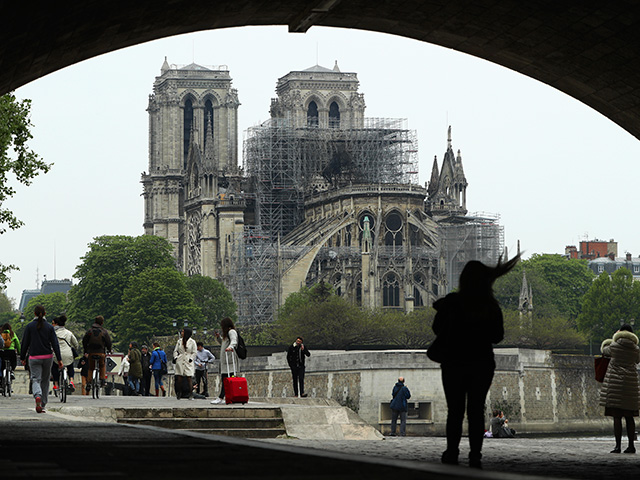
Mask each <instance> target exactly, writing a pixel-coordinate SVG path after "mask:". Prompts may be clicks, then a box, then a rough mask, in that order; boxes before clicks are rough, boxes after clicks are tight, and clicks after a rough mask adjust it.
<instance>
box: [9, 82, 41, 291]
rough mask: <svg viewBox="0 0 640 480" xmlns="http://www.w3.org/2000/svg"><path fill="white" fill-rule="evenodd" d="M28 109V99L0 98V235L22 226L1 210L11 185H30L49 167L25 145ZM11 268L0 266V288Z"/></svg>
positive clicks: (29, 102)
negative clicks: (16, 183)
mask: <svg viewBox="0 0 640 480" xmlns="http://www.w3.org/2000/svg"><path fill="white" fill-rule="evenodd" d="M30 110H31V100H22V101H18V100H16V97H15V95H14V94H13V93H7V94H5V95H2V96H0V235H1V234H3V233H5V232H6V231H7V229H11V230H15V229H17V228H20V227H21V226H22V224H23V222H22V221H20V220H19V219H18V218H17V217H16V216H15V215H14V214H13V212H11V211H10V210H9V209H7V208H5V207H4V203H5V202H6V201H7V200H8V199H9V198H11V197H13V195H15V193H16V190H15V187H14V185H15V182H18V183H21V184H23V185H31V182H32V180H33V179H34V178H35V177H36V176H38V175H39V174H40V173H41V172H42V173H46V172H48V171H49V169H50V168H51V165H48V164H46V163H45V162H43V161H42V160H41V159H40V158H39V157H38V155H37V154H35V153H34V152H33V151H32V150H31V149H30V148H29V146H28V142H29V140H31V139H32V138H33V136H32V135H31V127H32V124H31V120H30V118H29V112H30ZM15 269H16V266H15V265H2V264H0V287H4V286H5V285H6V283H7V280H8V275H7V274H8V273H9V272H10V271H11V270H15Z"/></svg>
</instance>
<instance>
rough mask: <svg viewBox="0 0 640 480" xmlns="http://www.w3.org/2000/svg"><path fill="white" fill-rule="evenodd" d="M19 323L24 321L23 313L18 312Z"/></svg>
mask: <svg viewBox="0 0 640 480" xmlns="http://www.w3.org/2000/svg"><path fill="white" fill-rule="evenodd" d="M20 323H24V313H22V312H20Z"/></svg>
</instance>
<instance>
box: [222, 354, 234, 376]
mask: <svg viewBox="0 0 640 480" xmlns="http://www.w3.org/2000/svg"><path fill="white" fill-rule="evenodd" d="M234 353H235V352H233V351H232V352H231V361H232V362H233V375H230V376H233V377H235V376H237V375H236V373H237V372H236V358H235V356H234V355H233V354H234ZM224 358H225V359H226V360H227V373H229V352H227V351H226V350H225V351H224Z"/></svg>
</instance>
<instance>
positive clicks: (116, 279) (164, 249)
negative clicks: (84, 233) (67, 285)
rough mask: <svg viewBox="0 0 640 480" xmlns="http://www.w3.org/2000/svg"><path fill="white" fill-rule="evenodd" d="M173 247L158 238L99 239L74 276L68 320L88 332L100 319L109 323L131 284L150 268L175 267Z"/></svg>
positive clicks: (121, 236) (93, 244) (118, 237)
mask: <svg viewBox="0 0 640 480" xmlns="http://www.w3.org/2000/svg"><path fill="white" fill-rule="evenodd" d="M174 265H175V260H174V258H173V256H172V247H171V244H170V243H169V242H168V241H167V240H165V239H163V238H160V237H156V236H155V235H141V236H139V237H130V236H124V235H118V236H102V237H96V238H95V239H94V241H93V242H92V243H91V244H89V251H88V252H87V253H86V254H85V256H84V257H82V263H81V264H80V265H78V267H76V272H75V274H74V275H73V276H74V277H75V278H77V279H78V284H77V285H74V286H73V287H72V288H71V290H70V292H69V299H70V306H69V316H70V317H71V318H73V319H74V320H76V321H78V322H82V323H83V324H84V327H85V328H88V327H89V326H90V325H91V323H92V322H93V319H94V318H95V317H96V316H97V315H102V316H103V317H104V318H105V319H109V318H111V317H113V316H115V315H116V313H117V311H118V307H119V306H120V305H121V304H122V293H123V292H124V290H125V288H127V286H128V284H129V280H130V279H131V278H133V277H135V276H136V275H139V274H140V273H141V272H143V271H144V270H145V269H147V268H164V267H173V268H174V269H175V267H174Z"/></svg>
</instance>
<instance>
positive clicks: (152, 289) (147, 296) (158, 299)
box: [112, 267, 203, 348]
mask: <svg viewBox="0 0 640 480" xmlns="http://www.w3.org/2000/svg"><path fill="white" fill-rule="evenodd" d="M174 319H175V320H178V321H179V322H182V321H183V320H187V321H188V322H189V326H190V327H195V328H202V326H203V317H202V312H201V310H200V308H198V306H196V304H195V303H194V301H193V294H192V293H191V292H190V291H189V289H188V288H187V285H186V281H185V275H184V274H182V273H180V272H178V271H177V270H176V269H175V268H173V267H163V268H148V269H146V270H144V271H143V272H141V273H139V274H138V275H136V276H134V277H132V278H131V279H130V280H129V282H128V286H127V287H126V288H125V290H124V292H123V294H122V304H121V305H120V306H119V307H118V314H117V316H115V317H114V318H113V319H112V321H113V324H114V327H115V330H116V340H117V342H118V343H119V346H120V348H123V347H124V346H125V345H127V344H128V343H129V342H130V341H133V340H135V341H138V342H146V341H149V339H151V338H152V337H153V336H156V335H166V334H169V333H170V332H171V331H172V330H173V329H174V327H173V320H174ZM179 326H182V323H179Z"/></svg>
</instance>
